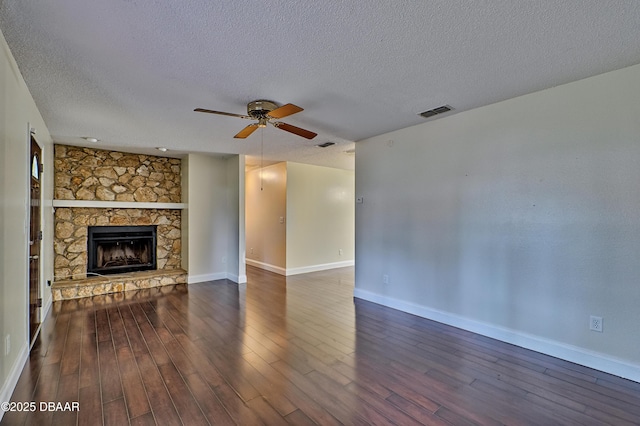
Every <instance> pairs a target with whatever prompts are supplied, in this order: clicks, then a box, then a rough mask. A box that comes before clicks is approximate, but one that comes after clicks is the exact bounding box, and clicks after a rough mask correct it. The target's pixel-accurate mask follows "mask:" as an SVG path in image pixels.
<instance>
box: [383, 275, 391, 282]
mask: <svg viewBox="0 0 640 426" xmlns="http://www.w3.org/2000/svg"><path fill="white" fill-rule="evenodd" d="M382 284H389V275H387V274H384V275H382Z"/></svg>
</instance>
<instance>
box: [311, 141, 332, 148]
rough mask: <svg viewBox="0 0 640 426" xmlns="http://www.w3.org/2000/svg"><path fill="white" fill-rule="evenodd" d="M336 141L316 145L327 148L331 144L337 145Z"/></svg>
mask: <svg viewBox="0 0 640 426" xmlns="http://www.w3.org/2000/svg"><path fill="white" fill-rule="evenodd" d="M335 144H336V143H335V142H325V143H319V144H318V145H316V146H317V147H318V148H327V147H329V146H332V145H335Z"/></svg>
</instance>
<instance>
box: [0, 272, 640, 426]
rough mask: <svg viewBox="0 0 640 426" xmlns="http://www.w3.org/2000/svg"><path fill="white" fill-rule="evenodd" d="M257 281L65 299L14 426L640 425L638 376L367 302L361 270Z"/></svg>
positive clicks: (39, 346) (26, 374) (261, 275)
mask: <svg viewBox="0 0 640 426" xmlns="http://www.w3.org/2000/svg"><path fill="white" fill-rule="evenodd" d="M248 274H249V282H248V284H247V285H246V286H245V285H240V286H238V285H236V284H234V283H231V282H227V281H224V280H223V281H216V282H209V283H202V284H192V285H189V286H184V285H182V286H175V287H172V288H163V289H162V290H157V289H153V290H149V291H142V292H139V293H126V294H120V295H118V296H115V297H105V296H101V297H95V298H92V299H80V300H76V301H65V302H56V303H55V304H54V306H53V308H52V311H51V314H50V315H49V317H48V318H47V319H46V321H45V322H44V324H43V327H42V331H41V334H40V337H39V338H38V340H37V342H36V344H35V346H34V348H33V350H32V353H31V356H30V358H29V360H28V361H27V364H26V366H25V368H24V371H23V372H22V375H21V377H20V380H19V382H18V385H17V387H16V389H15V391H14V394H13V399H12V400H13V401H16V402H17V401H22V402H29V401H35V402H36V403H37V405H38V409H37V410H36V411H34V412H7V413H6V414H5V415H4V418H3V420H2V424H3V425H5V424H6V425H56V426H58V425H75V424H80V425H100V424H105V425H118V426H120V425H128V424H131V425H153V424H159V425H180V424H184V425H189V426H191V425H206V424H211V425H214V424H215V425H225V424H240V425H256V424H268V425H274V424H286V423H290V424H296V425H306V424H321V425H332V424H397V425H403V426H404V425H412V424H439V425H443V424H452V425H471V424H481V425H501V424H509V425H529V424H539V425H553V424H562V425H565V424H566V425H602V424H611V425H616V426H620V425H632V424H636V425H637V424H640V384H639V383H635V382H631V381H628V380H624V379H620V378H617V377H614V376H611V375H608V374H604V373H601V372H598V371H595V370H591V369H589V368H585V367H581V366H578V365H575V364H571V363H569V362H565V361H561V360H558V359H555V358H552V357H549V356H545V355H541V354H539V353H535V352H532V351H528V350H524V349H521V348H518V347H515V346H511V345H509V344H505V343H501V342H498V341H495V340H492V339H489V338H486V337H482V336H479V335H476V334H473V333H469V332H466V331H462V330H459V329H456V328H452V327H448V326H445V325H442V324H439V323H436V322H433V321H429V320H425V319H422V318H419V317H415V316H412V315H409V314H405V313H402V312H399V311H395V310H392V309H388V308H384V307H382V306H379V305H375V304H373V303H369V302H365V301H361V300H357V299H356V300H355V301H354V299H353V269H352V268H344V269H338V270H332V271H325V272H316V273H311V274H305V275H298V276H294V277H289V278H286V279H285V278H284V277H282V276H279V275H276V274H272V273H269V272H265V271H261V270H259V269H255V268H248ZM40 402H62V403H63V404H64V403H67V402H69V403H71V402H78V403H79V411H44V410H40V409H39V408H40V407H39V404H40Z"/></svg>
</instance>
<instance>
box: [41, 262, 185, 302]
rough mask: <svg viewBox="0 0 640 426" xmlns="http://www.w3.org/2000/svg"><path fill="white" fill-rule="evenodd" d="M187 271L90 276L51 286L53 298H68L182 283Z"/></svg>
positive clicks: (57, 282)
mask: <svg viewBox="0 0 640 426" xmlns="http://www.w3.org/2000/svg"><path fill="white" fill-rule="evenodd" d="M186 282H187V273H186V272H185V271H183V270H182V269H174V270H164V271H142V272H131V273H128V274H118V275H109V276H100V277H91V278H85V279H81V280H63V281H56V282H55V283H53V285H52V286H51V291H52V293H53V300H54V302H55V301H58V300H70V299H78V298H81V297H90V296H99V295H103V294H112V293H121V292H123V291H131V290H143V289H149V288H154V287H161V286H169V285H174V284H184V283H186Z"/></svg>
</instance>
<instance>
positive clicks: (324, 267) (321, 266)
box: [245, 259, 355, 277]
mask: <svg viewBox="0 0 640 426" xmlns="http://www.w3.org/2000/svg"><path fill="white" fill-rule="evenodd" d="M245 262H246V264H247V265H251V266H255V267H256V268H260V269H264V270H266V271H270V272H275V273H276V274H279V275H284V276H286V277H288V276H290V275H298V274H306V273H309V272H317V271H326V270H328V269H335V268H344V267H346V266H353V265H354V264H355V263H354V261H353V260H345V261H343V262H333V263H321V264H318V265H310V266H301V267H299V268H289V269H286V268H281V267H280V266H275V265H270V264H268V263H264V262H260V261H257V260H253V259H245Z"/></svg>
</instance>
